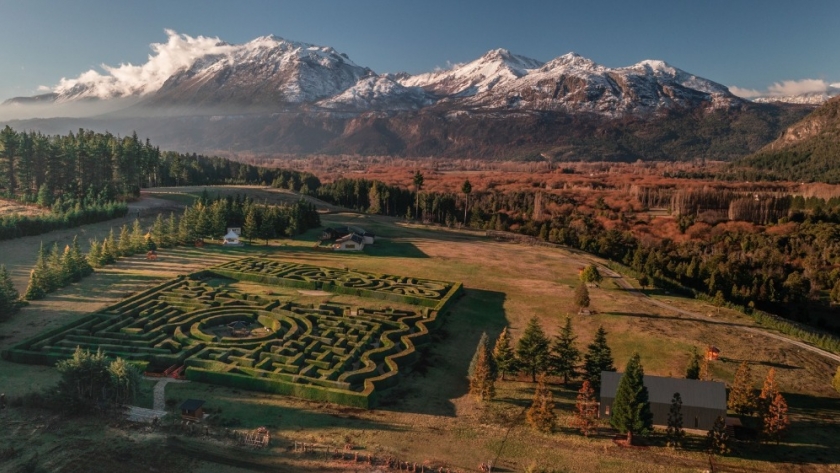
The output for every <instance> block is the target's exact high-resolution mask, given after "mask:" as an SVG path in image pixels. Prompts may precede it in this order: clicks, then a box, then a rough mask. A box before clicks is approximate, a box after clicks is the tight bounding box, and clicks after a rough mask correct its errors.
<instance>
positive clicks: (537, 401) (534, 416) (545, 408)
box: [526, 373, 557, 433]
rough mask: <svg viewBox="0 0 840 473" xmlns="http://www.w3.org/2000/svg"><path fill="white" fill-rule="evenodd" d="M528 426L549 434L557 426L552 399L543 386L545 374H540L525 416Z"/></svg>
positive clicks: (548, 391)
mask: <svg viewBox="0 0 840 473" xmlns="http://www.w3.org/2000/svg"><path fill="white" fill-rule="evenodd" d="M526 417H527V420H528V424H529V425H530V426H531V427H533V428H534V429H536V430H539V431H540V432H546V433H550V432H551V431H552V430H554V426H555V425H556V424H557V415H556V414H555V413H554V397H553V395H552V394H551V391H550V390H549V389H548V386H546V384H545V374H544V373H543V374H541V375H540V378H539V380H538V382H537V389H536V390H534V400H533V402H532V403H531V407H529V408H528V412H527V414H526Z"/></svg>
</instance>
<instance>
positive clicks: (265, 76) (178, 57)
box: [7, 31, 742, 117]
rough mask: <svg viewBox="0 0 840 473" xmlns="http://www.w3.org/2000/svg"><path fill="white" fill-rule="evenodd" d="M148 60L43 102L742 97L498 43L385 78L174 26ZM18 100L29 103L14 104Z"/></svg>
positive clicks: (299, 48) (281, 107)
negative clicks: (465, 58) (468, 57)
mask: <svg viewBox="0 0 840 473" xmlns="http://www.w3.org/2000/svg"><path fill="white" fill-rule="evenodd" d="M167 34H168V35H169V40H168V42H167V43H162V44H154V45H152V50H153V52H154V53H153V54H152V55H150V56H149V59H148V62H146V63H145V64H143V65H140V66H135V65H131V64H123V65H121V66H119V67H108V66H102V68H103V69H104V70H105V72H106V74H102V73H100V72H97V71H94V70H91V71H88V72H85V73H84V74H81V75H80V76H79V77H77V78H75V79H62V80H61V81H60V83H59V85H58V86H56V87H55V88H54V90H53V93H52V94H50V95H44V96H43V98H44V99H47V100H44V99H40V100H37V102H38V103H39V104H43V103H45V102H49V101H50V100H53V101H54V102H55V103H60V104H61V103H64V104H66V103H73V102H78V101H83V100H87V101H90V100H104V101H109V100H113V99H126V98H132V99H134V100H133V101H132V102H131V103H132V104H133V103H135V102H138V101H139V104H138V106H137V107H135V109H137V110H141V109H142V110H143V111H144V115H148V114H149V113H150V112H149V111H152V112H151V113H154V110H155V109H166V110H171V109H173V108H176V109H183V110H188V112H187V111H185V112H184V113H192V111H194V110H196V109H206V110H212V111H213V113H219V111H220V110H221V111H222V113H246V112H252V111H263V112H264V111H269V112H270V111H289V110H290V109H300V108H301V107H302V108H306V109H312V108H315V109H321V110H327V111H328V110H333V111H355V112H364V111H367V110H377V111H382V110H386V111H394V112H399V111H405V110H420V109H445V110H447V111H451V110H452V109H453V108H454V109H464V110H472V111H475V110H502V111H504V110H512V111H540V112H547V111H548V112H562V113H580V112H586V113H594V114H598V115H603V116H606V117H620V116H624V115H627V114H632V115H635V116H644V115H647V114H655V113H658V112H661V111H668V110H675V109H693V108H698V107H701V108H704V109H717V108H727V107H731V106H733V105H738V104H741V103H742V100H741V99H739V98H737V97H735V96H734V95H732V94H730V93H729V90H728V89H727V88H726V87H724V86H722V85H720V84H717V83H715V82H712V81H710V80H707V79H704V78H702V77H697V76H695V75H693V74H690V73H687V72H685V71H682V70H680V69H677V68H675V67H672V66H670V65H668V64H667V63H665V62H662V61H653V60H648V61H642V62H640V63H638V64H635V65H633V66H629V67H621V68H608V67H604V66H602V65H600V64H597V63H595V62H594V61H592V60H591V59H587V58H585V57H583V56H580V55H578V54H575V53H568V54H565V55H563V56H560V57H558V58H555V59H553V60H551V61H549V62H547V63H543V62H541V61H538V60H536V59H531V58H528V57H525V56H520V55H517V54H513V53H511V52H510V51H507V50H505V49H494V50H492V51H489V52H487V53H486V54H484V55H483V56H481V57H479V58H478V59H476V60H474V61H472V62H469V63H466V64H459V65H456V66H454V67H452V68H451V69H448V70H439V71H434V72H429V73H425V74H418V75H414V76H412V75H408V74H395V75H391V74H386V75H379V74H376V73H375V72H373V71H372V70H371V69H369V68H367V67H363V66H360V65H357V64H356V63H354V62H353V61H352V60H350V58H349V57H348V56H347V55H346V54H342V53H339V52H338V51H336V50H335V49H333V48H331V47H328V46H317V45H312V44H306V43H299V42H294V41H288V40H285V39H282V38H279V37H276V36H264V37H260V38H257V39H254V40H253V41H250V42H248V43H244V44H238V45H237V44H228V43H225V42H224V41H221V40H220V39H218V38H207V37H203V36H199V37H196V38H193V37H189V36H186V35H178V34H177V33H175V32H172V31H169V32H167ZM7 102H8V103H10V104H15V105H16V106H21V105H25V104H27V103H32V102H34V100H33V99H12V100H10V101H7Z"/></svg>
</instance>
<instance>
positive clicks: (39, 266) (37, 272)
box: [23, 242, 50, 301]
mask: <svg viewBox="0 0 840 473" xmlns="http://www.w3.org/2000/svg"><path fill="white" fill-rule="evenodd" d="M49 277H50V275H49V267H48V266H47V255H46V251H45V250H44V243H43V242H41V249H40V250H39V251H38V259H37V260H36V262H35V267H34V268H33V269H32V271H30V272H29V285H28V286H27V287H26V292H25V293H24V294H23V299H24V300H27V301H34V300H38V299H43V298H44V296H46V295H47V292H49V291H48V288H49V286H50V284H49V281H48V279H49Z"/></svg>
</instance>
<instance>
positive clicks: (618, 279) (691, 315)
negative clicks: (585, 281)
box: [600, 266, 840, 362]
mask: <svg viewBox="0 0 840 473" xmlns="http://www.w3.org/2000/svg"><path fill="white" fill-rule="evenodd" d="M600 271H601V272H602V273H604V275H606V276H607V277H610V278H613V280H615V282H616V284H618V285H619V286H621V287H622V288H624V289H626V290H627V291H629V292H630V293H632V294H634V295H636V296H637V297H639V298H640V299H643V300H645V301H646V302H647V303H648V304H651V305H655V306H657V307H661V308H663V309H666V310H671V311H674V312H676V313H677V314H680V315H684V316H686V317H688V318H690V319H695V320H702V321H704V322H707V323H710V324H722V323H725V322H719V321H716V320H713V319H710V318H709V317H708V316H704V315H702V314H698V313H696V312H691V311H688V310H685V309H680V308H679V307H674V306H673V305H671V304H668V303H667V302H663V301H660V300H657V299H654V298H652V297H650V296H648V295H647V294H644V293H642V292H641V291H639V290H637V289H636V288H634V287H633V285H632V284H630V282H629V281H627V280H626V279H624V277H623V276H622V275H621V274H619V273H617V272H615V271H613V270H611V269H609V268H607V267H604V266H600ZM736 327H737V328H738V329H740V330H742V331H745V332H750V333H753V334H757V335H761V336H764V337H769V338H773V339H776V340H779V341H782V342H785V343H789V344H791V345H796V346H797V347H799V348H802V349H805V350H808V351H810V352H813V353H816V354H818V355H821V356H824V357H826V358H829V359H831V360H834V361H837V362H840V355H835V354H834V353H831V352H827V351H825V350H823V349H821V348H817V347H815V346H812V345H808V344H807V343H804V342H800V341H799V340H794V339H792V338H789V337H785V336H784V335H779V334H776V333H773V332H770V331H768V330H767V329H760V328H755V327H746V326H743V325H738V326H736Z"/></svg>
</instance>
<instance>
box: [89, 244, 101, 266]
mask: <svg viewBox="0 0 840 473" xmlns="http://www.w3.org/2000/svg"><path fill="white" fill-rule="evenodd" d="M101 260H102V244H101V243H99V241H97V240H96V239H95V238H94V239H93V240H91V241H90V249H89V250H88V254H87V262H88V264H89V265H90V266H91V267H93V268H98V267H100V264H101Z"/></svg>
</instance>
